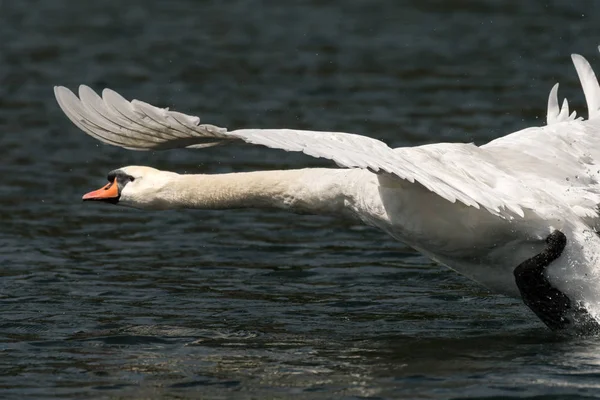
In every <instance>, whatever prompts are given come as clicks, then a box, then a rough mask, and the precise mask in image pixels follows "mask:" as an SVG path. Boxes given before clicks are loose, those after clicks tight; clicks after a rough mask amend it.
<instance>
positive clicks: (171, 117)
mask: <svg viewBox="0 0 600 400" xmlns="http://www.w3.org/2000/svg"><path fill="white" fill-rule="evenodd" d="M55 95H56V98H57V100H58V103H59V105H60V107H61V108H62V110H63V111H64V112H65V114H66V115H67V116H68V117H69V118H70V119H71V121H73V123H75V125H77V126H78V127H79V128H80V129H82V130H83V131H85V132H86V133H88V134H89V135H91V136H93V137H95V138H96V139H98V140H100V141H102V142H105V143H108V144H111V145H115V146H120V147H124V148H127V149H132V150H151V149H156V150H161V149H170V148H176V147H207V146H213V145H216V144H221V143H226V142H230V141H232V140H243V141H244V142H247V143H252V144H259V145H263V146H267V147H271V148H276V149H283V150H286V151H298V152H303V153H305V154H307V155H309V156H313V157H317V158H325V159H329V160H332V161H334V162H335V163H336V164H337V165H339V166H341V167H345V168H364V169H368V170H371V171H373V172H375V173H382V174H389V175H391V176H393V177H396V178H400V179H404V180H407V181H409V182H411V183H412V182H415V181H416V182H418V183H420V184H421V185H423V186H424V187H426V188H427V189H429V190H431V191H432V192H434V193H436V194H438V195H439V196H441V197H443V198H445V199H447V200H448V201H450V202H456V201H460V202H462V203H464V204H466V205H468V206H473V207H476V208H480V206H482V207H484V208H486V209H487V210H489V211H490V212H491V213H493V214H494V215H498V216H501V217H507V218H513V217H514V216H515V215H519V216H523V215H524V213H523V208H534V206H532V204H531V202H529V203H528V202H527V198H528V196H529V197H530V195H531V193H530V192H528V191H527V190H526V188H524V187H523V186H522V185H520V184H519V182H518V181H517V180H515V179H514V178H513V177H512V176H510V174H508V173H507V172H506V171H504V170H502V169H499V168H498V167H497V166H495V165H494V163H493V162H492V161H491V160H489V159H488V158H487V157H486V155H485V153H484V152H482V151H481V149H480V148H478V147H477V146H474V145H472V144H437V145H429V146H421V147H414V148H401V149H391V148H390V147H388V146H387V145H386V144H385V143H383V142H381V141H379V140H376V139H373V138H369V137H365V136H360V135H356V134H350V133H341V132H315V131H304V130H292V129H240V130H235V131H227V130H226V129H224V128H218V127H216V126H213V125H206V124H200V119H199V118H198V117H192V116H188V115H185V114H181V113H178V112H174V111H169V110H168V109H161V108H157V107H154V106H152V105H150V104H147V103H144V102H141V101H137V100H133V101H131V102H129V101H127V100H125V99H124V98H123V97H121V96H120V95H119V94H117V93H116V92H114V91H112V90H109V89H105V90H104V91H103V93H102V97H100V96H98V95H97V94H96V93H95V92H94V91H93V90H91V89H90V88H88V87H86V86H81V87H80V88H79V98H78V97H77V96H76V95H75V94H73V93H72V92H71V91H70V90H68V89H66V88H64V87H56V88H55Z"/></svg>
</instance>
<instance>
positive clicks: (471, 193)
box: [55, 55, 600, 318]
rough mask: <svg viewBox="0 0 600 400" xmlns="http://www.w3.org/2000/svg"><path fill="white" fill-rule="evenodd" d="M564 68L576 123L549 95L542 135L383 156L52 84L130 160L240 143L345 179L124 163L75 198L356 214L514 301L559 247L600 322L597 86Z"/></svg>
mask: <svg viewBox="0 0 600 400" xmlns="http://www.w3.org/2000/svg"><path fill="white" fill-rule="evenodd" d="M572 58H573V62H574V65H575V68H576V70H577V73H578V75H579V78H580V81H581V83H582V86H583V90H584V93H585V97H586V101H587V104H588V108H589V119H588V120H587V121H584V120H583V119H581V118H576V117H575V113H572V114H570V113H569V107H568V103H567V101H566V100H565V101H564V103H563V105H562V107H559V103H558V97H557V90H558V84H557V85H555V86H554V87H553V88H552V90H551V92H550V97H549V100H548V114H547V125H546V126H543V127H533V128H528V129H525V130H522V131H519V132H515V133H513V134H510V135H508V136H505V137H502V138H499V139H496V140H494V141H492V142H490V143H488V144H485V145H483V146H480V147H477V146H475V145H473V144H462V143H453V144H451V143H439V144H433V145H425V146H419V147H411V148H397V149H392V148H390V147H388V146H387V145H386V144H385V143H383V142H381V141H379V140H376V139H372V138H369V137H365V136H359V135H355V134H349V133H340V132H313V131H301V130H293V129H240V130H234V131H227V130H226V129H224V128H219V127H216V126H213V125H205V124H200V120H199V118H198V117H192V116H188V115H185V114H181V113H178V112H174V111H169V110H168V109H161V108H156V107H154V106H152V105H149V104H147V103H144V102H141V101H137V100H133V101H132V102H129V101H127V100H125V99H124V98H123V97H121V96H120V95H119V94H117V93H116V92H114V91H112V90H109V89H105V90H104V91H103V93H102V98H101V97H99V96H98V95H97V94H96V93H95V92H94V91H92V90H91V89H90V88H88V87H86V86H81V87H80V88H79V98H78V97H77V96H75V95H74V94H73V93H72V92H71V91H70V90H68V89H66V88H64V87H56V88H55V95H56V99H57V101H58V103H59V105H60V107H61V108H62V110H63V111H64V112H65V114H66V115H67V116H68V117H69V118H70V119H71V121H72V122H73V123H74V124H75V125H77V126H78V127H79V128H81V129H82V130H83V131H85V132H86V133H88V134H89V135H91V136H93V137H95V138H96V139H98V140H100V141H102V142H105V143H108V144H112V145H115V146H120V147H124V148H127V149H132V150H150V149H152V150H161V149H171V148H178V147H193V148H205V147H210V146H213V145H216V144H226V143H230V142H235V141H238V140H242V141H244V142H247V143H251V144H258V145H263V146H267V147H271V148H277V149H283V150H287V151H301V152H303V153H305V154H307V155H310V156H313V157H322V158H326V159H329V160H332V161H334V162H335V163H336V164H337V165H338V166H340V167H344V168H345V169H323V168H319V169H300V170H287V171H269V172H249V173H232V174H221V175H179V174H177V173H174V172H166V171H159V170H156V169H153V168H149V167H139V166H129V167H124V168H120V169H118V170H115V171H113V172H111V174H109V177H108V179H109V184H108V185H106V186H105V187H104V188H102V189H100V190H98V191H95V192H91V193H88V194H87V195H85V196H84V199H88V200H90V199H95V200H100V199H102V200H106V201H110V202H113V203H118V204H121V205H124V206H130V207H136V208H141V209H168V208H199V209H226V208H242V207H261V208H281V209H287V210H290V211H294V212H301V213H315V214H330V215H337V216H340V217H345V218H353V219H355V220H358V221H361V222H363V223H365V224H367V225H371V226H374V227H377V228H379V229H381V230H383V231H384V232H386V233H388V234H390V235H391V236H393V237H394V238H396V239H398V240H400V241H402V242H405V243H406V244H408V245H410V246H412V247H414V248H415V249H417V250H419V251H420V252H422V253H423V254H425V255H427V256H428V257H430V258H432V259H433V260H435V261H437V262H439V263H441V264H444V265H446V266H448V267H450V268H452V269H454V270H456V271H458V272H459V273H461V274H463V275H465V276H467V277H469V278H471V279H473V280H475V281H477V282H480V283H481V284H483V285H485V286H487V287H488V288H489V289H491V290H493V291H495V292H499V293H503V294H507V295H511V296H517V297H518V296H519V290H518V289H517V286H516V285H515V278H514V276H513V270H514V269H515V267H516V266H517V265H519V264H520V263H522V262H523V261H524V260H526V259H528V258H530V257H533V256H534V255H535V254H538V253H539V252H540V251H542V250H543V249H544V246H545V244H544V240H545V238H546V237H547V236H548V235H549V234H550V232H552V231H553V230H555V229H558V230H560V231H562V232H563V233H564V234H565V235H566V237H567V245H566V248H565V249H564V252H562V255H561V256H560V257H559V258H558V259H557V260H556V261H554V262H553V263H552V264H551V265H550V266H549V267H548V269H547V271H546V273H547V277H548V279H549V281H550V282H551V283H552V285H554V286H555V287H556V288H558V289H560V290H561V291H562V292H564V293H565V294H566V295H567V296H568V297H569V298H570V299H571V300H572V301H575V302H578V303H580V304H583V305H584V306H585V307H586V308H587V309H588V311H589V312H590V313H591V314H592V315H593V316H594V317H596V318H598V317H599V316H600V260H599V259H598V256H599V255H600V237H598V235H597V234H596V233H595V232H596V231H597V230H598V228H600V216H599V213H598V205H599V204H600V86H599V85H598V82H597V80H596V77H595V75H594V72H593V71H592V69H591V67H590V65H589V63H588V62H587V61H586V60H585V59H584V58H583V57H581V56H579V55H573V56H572Z"/></svg>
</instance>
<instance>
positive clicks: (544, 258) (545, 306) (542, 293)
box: [514, 230, 571, 330]
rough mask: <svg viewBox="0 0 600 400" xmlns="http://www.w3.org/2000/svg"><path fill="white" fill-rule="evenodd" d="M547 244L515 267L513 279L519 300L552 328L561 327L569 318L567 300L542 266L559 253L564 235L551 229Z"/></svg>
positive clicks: (565, 242) (563, 242) (563, 244)
mask: <svg viewBox="0 0 600 400" xmlns="http://www.w3.org/2000/svg"><path fill="white" fill-rule="evenodd" d="M546 243H547V246H546V248H545V249H544V251H542V252H541V253H540V254H538V255H536V256H534V257H531V258H530V259H528V260H525V261H524V262H522V263H521V264H520V265H519V266H518V267H517V268H515V271H514V274H515V281H516V282H517V286H518V287H519V291H520V292H521V297H522V298H523V302H524V303H525V304H526V305H527V306H528V307H529V308H530V309H531V310H532V311H533V312H534V313H535V314H536V315H537V316H538V317H539V318H540V319H541V320H542V321H543V322H544V323H545V324H546V325H547V326H548V327H549V328H550V329H553V330H559V329H565V328H567V327H568V326H569V325H570V324H571V321H570V319H569V318H567V313H568V312H570V311H571V300H570V299H569V298H568V297H567V296H566V295H565V294H564V293H563V292H561V291H560V290H558V289H556V288H555V287H553V286H552V284H551V283H550V282H549V281H548V278H546V274H545V271H546V267H548V265H550V263H552V261H554V260H556V259H557V258H558V257H560V255H561V254H562V252H563V250H564V248H565V246H566V244H567V237H566V236H565V234H564V233H562V232H561V231H558V230H556V231H554V232H552V233H551V234H550V235H549V236H548V237H547V238H546Z"/></svg>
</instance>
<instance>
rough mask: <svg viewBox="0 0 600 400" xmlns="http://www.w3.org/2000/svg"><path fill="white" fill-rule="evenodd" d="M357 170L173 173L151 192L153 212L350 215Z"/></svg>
mask: <svg viewBox="0 0 600 400" xmlns="http://www.w3.org/2000/svg"><path fill="white" fill-rule="evenodd" d="M357 172H358V173H362V171H358V170H342V169H325V168H308V169H299V170H284V171H260V172H245V173H231V174H218V175H178V174H173V176H172V178H171V179H170V182H169V183H168V184H167V185H165V186H164V187H163V188H162V189H160V190H159V191H158V192H157V193H156V197H155V199H154V201H153V202H152V204H148V207H144V208H154V209H172V208H196V209H212V210H220V209H232V208H278V209H284V210H289V211H292V212H297V213H309V214H329V215H344V216H353V214H354V213H353V209H354V205H355V204H356V198H357V196H359V194H360V190H361V189H360V187H361V185H360V179H356V178H357V176H356V175H357Z"/></svg>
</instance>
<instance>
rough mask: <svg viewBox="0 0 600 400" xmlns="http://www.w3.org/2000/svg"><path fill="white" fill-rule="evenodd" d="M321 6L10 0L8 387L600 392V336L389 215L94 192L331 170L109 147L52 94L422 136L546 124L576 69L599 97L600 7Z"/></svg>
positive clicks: (488, 133) (5, 125)
mask: <svg viewBox="0 0 600 400" xmlns="http://www.w3.org/2000/svg"><path fill="white" fill-rule="evenodd" d="M324 3H325V2H321V1H316V0H313V1H285V2H284V1H279V0H270V1H268V0H265V1H262V2H261V1H258V0H229V1H227V2H225V1H217V0H215V1H204V2H201V1H192V0H176V1H169V2H167V1H164V2H158V1H155V2H151V1H145V0H144V1H142V0H130V1H127V2H124V1H120V0H119V1H118V0H105V1H96V2H92V1H89V2H81V1H75V0H73V1H71V0H38V1H12V2H10V1H7V0H4V1H3V0H0V156H1V157H0V177H1V179H2V183H1V184H0V265H1V268H0V274H1V277H2V278H1V279H0V397H1V398H3V399H9V398H11V399H22V398H54V397H56V398H219V399H221V398H240V399H250V398H255V399H266V398H289V397H294V398H307V399H321V398H322V399H325V398H346V399H359V398H360V399H383V398H427V399H432V398H439V399H446V398H463V397H494V396H497V397H511V396H516V397H536V396H541V397H539V398H542V397H543V398H585V397H593V396H595V395H600V379H599V378H600V339H580V338H561V337H557V336H555V335H553V334H551V333H549V332H547V331H546V330H545V328H543V326H542V325H541V323H540V322H539V321H538V320H537V319H536V318H535V317H533V315H532V314H531V313H530V312H529V311H528V310H526V309H525V307H524V306H523V305H522V304H521V303H520V302H518V301H514V300H512V299H507V298H505V297H503V296H499V295H493V294H490V293H488V292H487V291H486V290H485V289H482V288H480V287H479V286H477V285H476V284H474V283H472V282H470V281H468V280H466V279H464V278H462V277H461V276H459V275H457V274H456V273H454V272H452V271H449V270H446V269H444V268H442V267H439V266H436V265H434V264H433V263H431V262H429V261H428V260H427V259H425V258H424V257H422V256H420V255H419V254H417V253H416V252H415V251H413V250H411V249H409V248H407V247H406V246H404V245H402V244H401V243H397V242H394V241H393V240H391V239H388V238H387V237H385V236H384V235H383V234H381V233H379V232H377V231H375V230H372V229H370V228H366V227H362V226H357V225H353V224H350V223H346V222H340V221H336V220H333V219H330V218H325V217H311V216H295V215H287V214H284V213H278V212H264V211H252V210H240V211H229V212H208V211H206V212H203V211H195V212H191V211H178V212H162V213H149V212H139V211H134V210H127V209H119V208H116V207H109V206H102V205H98V204H82V203H81V201H80V196H81V195H82V194H83V193H84V192H87V191H89V190H92V189H96V188H97V187H99V186H100V185H102V184H104V181H105V178H104V177H105V176H106V173H107V172H108V171H110V170H112V169H114V168H117V167H120V166H124V165H130V164H143V165H144V164H145V165H150V166H154V167H157V168H162V169H170V170H174V171H177V172H186V171H187V172H195V173H200V172H206V173H218V172H229V171H249V170H260V169H263V170H264V169H276V168H293V167H300V166H311V165H312V166H316V165H329V164H326V163H323V162H321V161H319V160H313V159H309V158H308V157H303V156H300V155H295V154H287V153H284V152H278V151H273V150H267V149H263V148H254V147H250V146H246V147H235V146H234V147H217V148H214V149H207V150H204V151H174V152H165V153H134V152H129V151H126V150H121V149H117V148H112V147H107V146H103V145H100V144H98V142H96V141H94V140H93V139H92V138H89V137H88V136H86V135H84V134H83V133H81V132H80V131H79V130H78V129H77V128H76V127H75V126H73V125H72V124H71V123H70V122H69V121H68V120H67V119H66V118H65V117H64V116H63V115H62V113H61V111H60V110H59V108H58V107H57V105H56V103H55V101H54V98H53V93H52V86H53V85H57V84H61V85H66V86H69V87H71V88H75V87H76V85H78V84H80V83H86V84H88V85H90V86H92V87H93V88H95V89H102V88H103V87H105V86H108V87H111V88H113V89H115V90H117V91H119V92H121V93H122V94H123V95H125V96H127V97H129V98H139V99H143V100H145V101H148V102H151V103H153V104H156V105H160V106H170V107H174V108H175V109H177V110H181V111H185V112H188V113H197V114H199V115H201V116H202V117H203V118H204V119H203V120H204V121H205V122H207V123H213V124H216V125H222V126H227V127H229V128H238V127H271V128H272V127H295V128H310V129H318V130H339V131H347V132H356V133H362V134H367V135H370V136H373V137H376V138H379V139H382V140H385V141H386V142H387V143H389V144H390V145H394V146H401V145H414V144H423V143H429V142H437V141H447V140H455V141H475V142H476V143H483V142H485V141H487V140H490V139H492V138H495V137H497V136H499V135H501V134H503V133H507V132H511V131H514V130H517V129H520V128H523V127H526V126H529V125H539V124H542V123H543V122H544V118H545V107H546V98H547V97H546V96H547V93H548V91H549V90H550V88H551V86H552V85H553V84H554V82H556V81H557V80H560V82H561V94H563V95H564V94H566V95H567V96H568V97H569V100H570V101H571V103H572V104H574V105H575V106H576V107H577V108H578V109H580V110H581V109H582V105H583V96H582V94H581V93H580V91H579V89H578V83H577V78H576V75H575V72H574V70H573V68H572V66H571V64H570V58H569V54H570V53H571V52H579V53H582V54H584V55H586V56H588V57H589V58H590V59H591V61H592V63H593V64H595V65H596V66H599V65H600V62H598V57H597V56H596V50H595V49H596V45H597V44H599V43H600V3H599V2H595V1H576V2H570V1H566V0H565V1H539V2H534V1H531V2H526V1H516V0H515V1H501V0H496V1H493V0H490V1H477V2H475V1H473V2H471V1H458V0H454V1H450V0H438V1H433V0H420V1H412V2H409V1H396V0H383V1H377V2H374V1H367V0H351V1H338V2H328V5H324ZM584 114H585V113H584ZM536 398H538V397H536Z"/></svg>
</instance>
